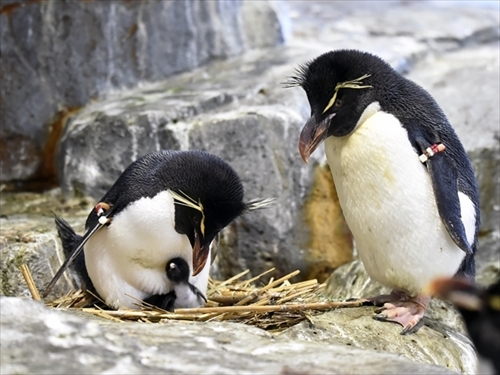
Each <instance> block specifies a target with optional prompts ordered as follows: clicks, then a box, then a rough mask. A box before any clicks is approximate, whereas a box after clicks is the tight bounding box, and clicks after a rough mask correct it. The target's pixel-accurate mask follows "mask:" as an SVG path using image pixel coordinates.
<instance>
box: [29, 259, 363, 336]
mask: <svg viewBox="0 0 500 375" xmlns="http://www.w3.org/2000/svg"><path fill="white" fill-rule="evenodd" d="M273 271H274V268H272V269H270V270H268V271H266V272H264V273H262V274H261V275H258V276H256V277H253V278H251V279H249V280H242V277H243V276H245V275H246V274H248V272H249V270H246V271H244V272H242V273H240V274H238V275H236V276H234V277H232V278H230V279H228V280H226V281H215V280H210V282H209V286H208V292H207V297H208V302H207V303H206V304H205V306H204V307H199V308H190V309H176V310H175V311H174V312H169V311H166V310H162V309H160V308H158V307H156V306H153V305H149V304H146V303H144V302H143V301H139V300H137V303H136V305H137V309H136V310H110V309H109V308H108V307H107V306H106V305H105V304H104V303H103V302H102V301H101V300H100V299H99V298H98V297H97V296H95V295H92V294H91V293H89V292H83V291H81V290H78V291H72V292H70V293H68V294H67V295H66V296H64V297H62V298H59V299H57V300H55V301H52V302H48V303H46V305H47V306H49V307H52V308H57V309H66V310H73V311H82V312H85V313H88V314H92V315H95V316H98V317H100V318H104V319H108V320H112V321H115V322H130V321H136V322H144V323H165V322H168V321H170V320H178V321H202V322H206V321H222V320H224V321H232V322H240V323H244V324H248V325H253V326H256V327H259V328H263V329H265V330H268V331H272V332H279V331H281V330H283V329H285V328H288V327H290V326H293V325H295V324H297V323H299V322H301V321H303V320H306V319H309V317H311V316H314V315H317V314H320V313H322V312H324V311H326V310H330V309H334V308H338V307H354V306H359V302H356V301H354V302H329V301H327V300H326V299H325V298H324V297H322V296H321V290H322V289H323V288H324V286H325V284H320V283H318V282H317V281H316V280H308V281H302V282H298V283H291V282H290V279H291V278H292V277H294V276H296V275H298V274H299V271H295V272H292V273H289V274H288V275H286V276H284V277H281V278H279V279H277V280H275V279H274V278H271V279H270V281H269V282H268V283H266V284H264V283H263V282H262V277H263V276H264V275H267V274H269V273H271V272H273ZM23 275H24V276H25V279H26V281H27V284H28V287H29V288H30V291H31V293H32V295H33V298H34V299H40V297H39V295H38V291H37V290H36V287H34V283H31V286H30V281H29V278H30V277H31V275H30V274H29V270H24V271H23ZM258 284H260V285H261V286H257V285H258Z"/></svg>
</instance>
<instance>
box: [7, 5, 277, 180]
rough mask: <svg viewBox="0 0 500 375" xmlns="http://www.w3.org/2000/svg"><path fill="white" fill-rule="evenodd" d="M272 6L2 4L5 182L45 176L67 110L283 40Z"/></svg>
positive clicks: (274, 44) (273, 44)
mask: <svg viewBox="0 0 500 375" xmlns="http://www.w3.org/2000/svg"><path fill="white" fill-rule="evenodd" d="M276 10H277V8H276V9H275V8H274V7H272V6H271V5H270V4H267V3H264V2H259V7H256V5H254V4H245V2H243V1H233V2H227V1H218V0H217V1H209V2H204V1H197V2H190V1H168V2H167V1H156V2H127V1H112V2H97V3H94V2H90V3H89V2H64V3H59V2H57V1H55V0H51V1H43V2H21V1H19V2H11V3H10V4H4V3H3V2H2V7H1V11H0V38H1V40H2V43H1V45H0V52H1V62H0V63H1V69H2V71H3V73H4V74H3V79H2V85H1V87H0V98H1V100H2V113H1V116H2V148H4V147H7V146H9V149H8V150H9V152H5V153H3V152H2V154H1V157H0V161H1V163H2V177H1V178H2V181H11V180H25V179H29V178H33V177H40V176H39V174H40V173H42V172H40V171H39V168H40V166H41V164H42V161H43V160H42V158H47V157H51V156H52V154H51V152H52V151H51V149H48V147H49V145H50V142H54V141H57V132H58V130H59V129H57V127H56V126H55V125H54V122H56V121H57V119H58V117H59V116H60V115H61V113H62V112H66V111H73V110H76V109H79V108H81V107H83V106H84V105H86V104H87V103H89V102H90V101H91V99H94V98H98V97H101V96H103V95H105V94H107V93H109V92H111V91H113V90H119V89H122V88H127V87H128V88H130V87H135V86H137V85H138V84H139V83H144V82H155V81H158V80H161V79H164V78H166V77H168V76H171V75H172V74H174V73H179V72H182V71H186V70H192V69H194V68H196V67H198V66H200V65H202V64H204V63H206V62H208V61H210V60H213V59H225V58H228V57H231V56H235V55H238V54H241V53H242V52H244V51H245V50H247V49H249V48H260V47H268V46H276V45H280V44H282V43H283V42H284V35H283V31H282V29H281V26H280V17H281V16H278V15H277V14H276V13H275V12H276ZM61 111H62V112H61ZM52 138H55V139H52ZM37 174H38V176H37Z"/></svg>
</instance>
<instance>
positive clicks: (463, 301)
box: [428, 278, 500, 374]
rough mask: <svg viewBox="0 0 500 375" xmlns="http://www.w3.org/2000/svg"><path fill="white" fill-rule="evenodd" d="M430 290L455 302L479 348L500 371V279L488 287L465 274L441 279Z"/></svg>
mask: <svg viewBox="0 0 500 375" xmlns="http://www.w3.org/2000/svg"><path fill="white" fill-rule="evenodd" d="M428 291H429V293H431V294H432V295H434V296H436V297H438V298H441V299H444V300H448V301H450V302H452V303H453V304H454V305H455V307H456V308H457V310H458V311H459V312H460V314H461V315H462V316H463V318H464V321H465V325H466V326H467V331H468V332H469V336H470V338H471V339H472V342H473V343H474V346H475V347H476V350H477V352H478V353H479V355H481V356H482V357H484V358H486V359H488V360H490V361H491V362H492V364H493V367H494V368H495V373H496V374H500V357H499V355H498V353H500V279H499V280H497V281H496V282H495V283H494V284H492V285H490V286H489V287H488V288H486V289H482V288H480V287H478V286H477V285H475V284H473V283H471V282H470V281H469V280H466V279H463V278H451V279H437V280H434V281H433V282H431V284H430V285H429V287H428Z"/></svg>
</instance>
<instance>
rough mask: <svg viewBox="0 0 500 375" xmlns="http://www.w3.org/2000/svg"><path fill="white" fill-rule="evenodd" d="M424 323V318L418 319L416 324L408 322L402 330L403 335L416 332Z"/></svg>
mask: <svg viewBox="0 0 500 375" xmlns="http://www.w3.org/2000/svg"><path fill="white" fill-rule="evenodd" d="M423 325H424V320H423V319H420V320H419V321H418V323H417V324H415V325H414V326H412V325H411V324H408V325H407V326H406V327H404V328H403V330H402V331H401V334H402V335H408V334H411V333H415V332H417V331H418V330H419V329H420V327H422V326H423Z"/></svg>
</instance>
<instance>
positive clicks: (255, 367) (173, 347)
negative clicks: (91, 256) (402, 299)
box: [0, 297, 454, 375]
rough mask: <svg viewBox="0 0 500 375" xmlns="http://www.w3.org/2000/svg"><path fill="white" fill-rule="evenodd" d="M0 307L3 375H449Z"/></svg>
mask: <svg viewBox="0 0 500 375" xmlns="http://www.w3.org/2000/svg"><path fill="white" fill-rule="evenodd" d="M0 303H1V305H2V310H1V320H0V322H1V323H0V324H1V330H2V338H1V340H2V351H1V353H0V363H1V365H0V370H1V373H2V374H18V373H37V374H49V373H50V374H68V373H94V374H111V373H123V374H147V373H176V374H193V373H198V374H235V373H237V374H283V375H284V374H373V373H384V374H454V372H453V371H450V370H448V369H445V368H443V367H439V366H432V365H428V364H422V363H416V362H413V361H409V360H407V359H405V358H402V357H401V356H397V355H394V354H389V353H384V352H381V351H375V350H361V349H356V348H352V347H348V346H341V345H333V344H330V343H324V342H307V341H302V340H298V341H295V342H291V341H289V340H288V339H287V338H286V337H284V336H283V337H282V336H277V337H273V336H272V335H270V334H269V333H267V332H265V331H262V330H260V329H258V328H254V327H249V326H244V325H241V324H237V323H226V322H208V323H196V322H193V323H188V322H175V321H165V322H164V324H142V323H124V324H119V323H112V322H105V321H101V320H99V319H94V320H90V319H85V318H82V316H83V317H84V315H80V316H76V315H74V314H70V313H68V312H61V311H56V310H52V309H48V308H46V307H44V306H43V305H42V304H41V303H38V302H34V301H29V300H23V299H20V298H12V297H11V298H9V297H0ZM19 321H23V322H24V324H22V325H20V324H19Z"/></svg>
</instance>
